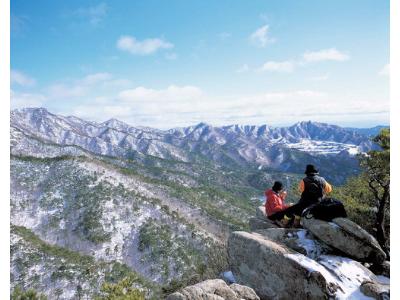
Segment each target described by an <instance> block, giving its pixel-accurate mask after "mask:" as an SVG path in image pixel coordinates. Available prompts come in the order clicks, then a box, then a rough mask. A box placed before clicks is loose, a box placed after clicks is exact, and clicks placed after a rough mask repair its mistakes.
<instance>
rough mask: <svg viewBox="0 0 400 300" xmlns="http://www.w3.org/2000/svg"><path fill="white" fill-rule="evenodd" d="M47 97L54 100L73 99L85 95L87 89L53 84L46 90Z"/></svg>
mask: <svg viewBox="0 0 400 300" xmlns="http://www.w3.org/2000/svg"><path fill="white" fill-rule="evenodd" d="M46 92H47V94H48V95H49V97H51V98H53V99H54V100H57V99H60V98H74V97H81V96H84V95H86V92H87V89H86V87H84V86H80V85H66V84H63V83H58V84H53V85H51V86H49V87H48V88H47V89H46Z"/></svg>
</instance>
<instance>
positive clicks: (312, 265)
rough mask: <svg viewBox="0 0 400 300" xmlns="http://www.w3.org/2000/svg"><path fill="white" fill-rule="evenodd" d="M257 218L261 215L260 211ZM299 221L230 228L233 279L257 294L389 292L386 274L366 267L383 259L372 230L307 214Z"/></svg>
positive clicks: (316, 296)
mask: <svg viewBox="0 0 400 300" xmlns="http://www.w3.org/2000/svg"><path fill="white" fill-rule="evenodd" d="M256 218H257V219H260V220H262V219H263V218H264V219H266V218H265V217H263V216H262V214H260V213H259V210H257V217H256ZM303 226H304V227H305V228H304V229H285V228H268V229H258V230H256V231H254V232H243V231H237V232H233V233H232V234H231V235H230V237H229V241H228V255H229V263H230V266H231V268H232V272H233V274H234V276H235V278H236V280H237V281H238V283H241V284H245V285H248V286H249V287H251V288H253V289H254V290H255V292H256V293H257V295H258V296H260V298H261V299H291V298H293V299H328V298H329V299H371V298H370V297H373V298H375V299H386V298H385V297H389V295H390V292H389V286H388V280H389V279H388V278H387V277H382V276H377V275H380V274H374V273H373V272H371V271H370V270H369V269H368V268H366V266H370V265H371V264H382V263H383V261H384V259H385V254H384V252H383V251H382V249H381V248H380V247H379V245H378V244H377V242H376V240H375V239H374V238H373V237H372V236H371V235H369V234H368V233H366V232H365V231H364V230H363V229H361V228H360V227H359V226H358V225H356V224H354V223H353V222H351V221H350V220H348V219H343V218H338V219H334V220H333V221H332V222H325V221H321V220H316V219H308V220H303ZM327 228H330V229H327ZM314 234H315V235H314ZM362 262H364V264H365V263H366V262H368V263H366V264H365V265H364V264H362ZM386 275H387V274H386ZM382 297H383V298H382Z"/></svg>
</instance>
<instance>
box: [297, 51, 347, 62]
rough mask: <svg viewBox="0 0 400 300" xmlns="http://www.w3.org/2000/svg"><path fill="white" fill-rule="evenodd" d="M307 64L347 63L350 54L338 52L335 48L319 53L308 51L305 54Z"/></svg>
mask: <svg viewBox="0 0 400 300" xmlns="http://www.w3.org/2000/svg"><path fill="white" fill-rule="evenodd" d="M303 59H304V61H305V62H319V61H327V60H333V61H346V60H348V59H350V56H349V55H348V54H345V53H343V52H340V51H338V50H337V49H335V48H330V49H323V50H319V51H307V52H305V53H304V54H303Z"/></svg>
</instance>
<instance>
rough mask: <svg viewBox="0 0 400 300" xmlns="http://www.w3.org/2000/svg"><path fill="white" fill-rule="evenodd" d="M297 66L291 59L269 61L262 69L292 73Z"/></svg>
mask: <svg viewBox="0 0 400 300" xmlns="http://www.w3.org/2000/svg"><path fill="white" fill-rule="evenodd" d="M294 68H295V63H293V62H291V61H268V62H266V63H265V64H264V65H263V66H262V67H261V69H260V71H269V72H280V73H291V72H293V70H294Z"/></svg>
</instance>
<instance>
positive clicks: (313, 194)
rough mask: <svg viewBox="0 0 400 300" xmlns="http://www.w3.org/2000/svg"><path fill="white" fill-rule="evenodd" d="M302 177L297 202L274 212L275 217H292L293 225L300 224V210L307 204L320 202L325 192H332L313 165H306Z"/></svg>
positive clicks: (307, 205)
mask: <svg viewBox="0 0 400 300" xmlns="http://www.w3.org/2000/svg"><path fill="white" fill-rule="evenodd" d="M304 173H305V174H306V177H304V178H303V179H302V180H301V181H300V183H299V190H300V192H301V197H300V200H299V202H297V203H296V204H295V205H293V206H290V207H288V208H286V209H284V210H282V211H280V212H277V213H276V214H275V217H276V218H278V219H282V218H283V217H284V216H286V218H293V217H294V226H295V227H298V226H300V217H301V214H302V212H303V211H304V210H305V209H306V208H307V207H309V206H311V205H313V204H315V203H318V202H320V201H321V200H322V199H323V198H324V197H325V195H326V194H328V193H330V192H332V186H331V185H330V184H329V183H328V182H327V181H326V180H325V178H323V177H321V176H319V172H318V170H317V169H316V168H315V166H314V165H307V167H306V171H305V172H304Z"/></svg>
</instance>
